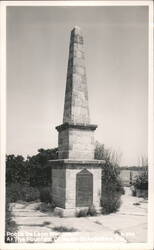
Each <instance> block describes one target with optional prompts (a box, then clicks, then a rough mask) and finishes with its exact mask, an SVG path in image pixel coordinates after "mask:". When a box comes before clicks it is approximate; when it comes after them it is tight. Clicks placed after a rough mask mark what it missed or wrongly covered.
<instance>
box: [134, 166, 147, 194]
mask: <svg viewBox="0 0 154 250" xmlns="http://www.w3.org/2000/svg"><path fill="white" fill-rule="evenodd" d="M133 186H134V188H135V189H141V190H148V172H147V171H145V172H144V173H142V174H140V175H139V176H137V177H136V178H135V180H134V181H133Z"/></svg>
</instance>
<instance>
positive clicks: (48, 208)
mask: <svg viewBox="0 0 154 250" xmlns="http://www.w3.org/2000/svg"><path fill="white" fill-rule="evenodd" d="M54 208H55V203H54V202H48V203H47V202H41V203H40V204H39V205H38V206H37V207H36V210H39V211H41V212H43V213H46V212H53V210H54Z"/></svg>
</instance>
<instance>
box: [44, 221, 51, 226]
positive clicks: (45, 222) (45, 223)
mask: <svg viewBox="0 0 154 250" xmlns="http://www.w3.org/2000/svg"><path fill="white" fill-rule="evenodd" d="M50 224H51V222H49V221H44V222H43V225H44V226H47V225H50Z"/></svg>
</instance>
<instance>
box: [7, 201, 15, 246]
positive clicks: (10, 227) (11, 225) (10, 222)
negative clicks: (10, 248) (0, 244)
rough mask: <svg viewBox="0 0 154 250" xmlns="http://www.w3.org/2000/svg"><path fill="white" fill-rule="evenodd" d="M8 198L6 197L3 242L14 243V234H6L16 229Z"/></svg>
mask: <svg viewBox="0 0 154 250" xmlns="http://www.w3.org/2000/svg"><path fill="white" fill-rule="evenodd" d="M9 207H10V200H9V199H8V198H6V214H5V242H6V243H15V242H16V239H15V236H14V235H11V236H10V235H7V233H15V232H16V231H17V225H16V223H15V221H13V220H12V214H11V211H10V208H9Z"/></svg>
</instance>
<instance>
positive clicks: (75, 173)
mask: <svg viewBox="0 0 154 250" xmlns="http://www.w3.org/2000/svg"><path fill="white" fill-rule="evenodd" d="M83 45H84V44H83V36H82V32H81V30H80V28H79V27H75V28H74V29H73V30H72V31H71V37H70V46H69V60H68V68H67V79H66V91H65V102H64V113H63V124H61V125H59V126H57V127H56V129H57V131H58V158H59V160H54V161H50V165H51V167H52V197H53V200H54V202H55V204H56V206H57V208H56V210H55V211H58V212H59V210H60V212H62V213H63V216H64V215H66V216H72V215H73V216H74V215H75V214H76V212H77V211H79V210H80V209H83V208H87V209H88V208H89V207H90V206H92V205H93V206H94V207H95V208H96V210H97V211H99V210H100V198H101V165H102V164H104V161H97V160H94V148H95V141H94V131H95V129H96V128H97V125H94V124H91V123H90V115H89V106H88V89H87V79H86V69H85V56H84V47H83Z"/></svg>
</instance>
